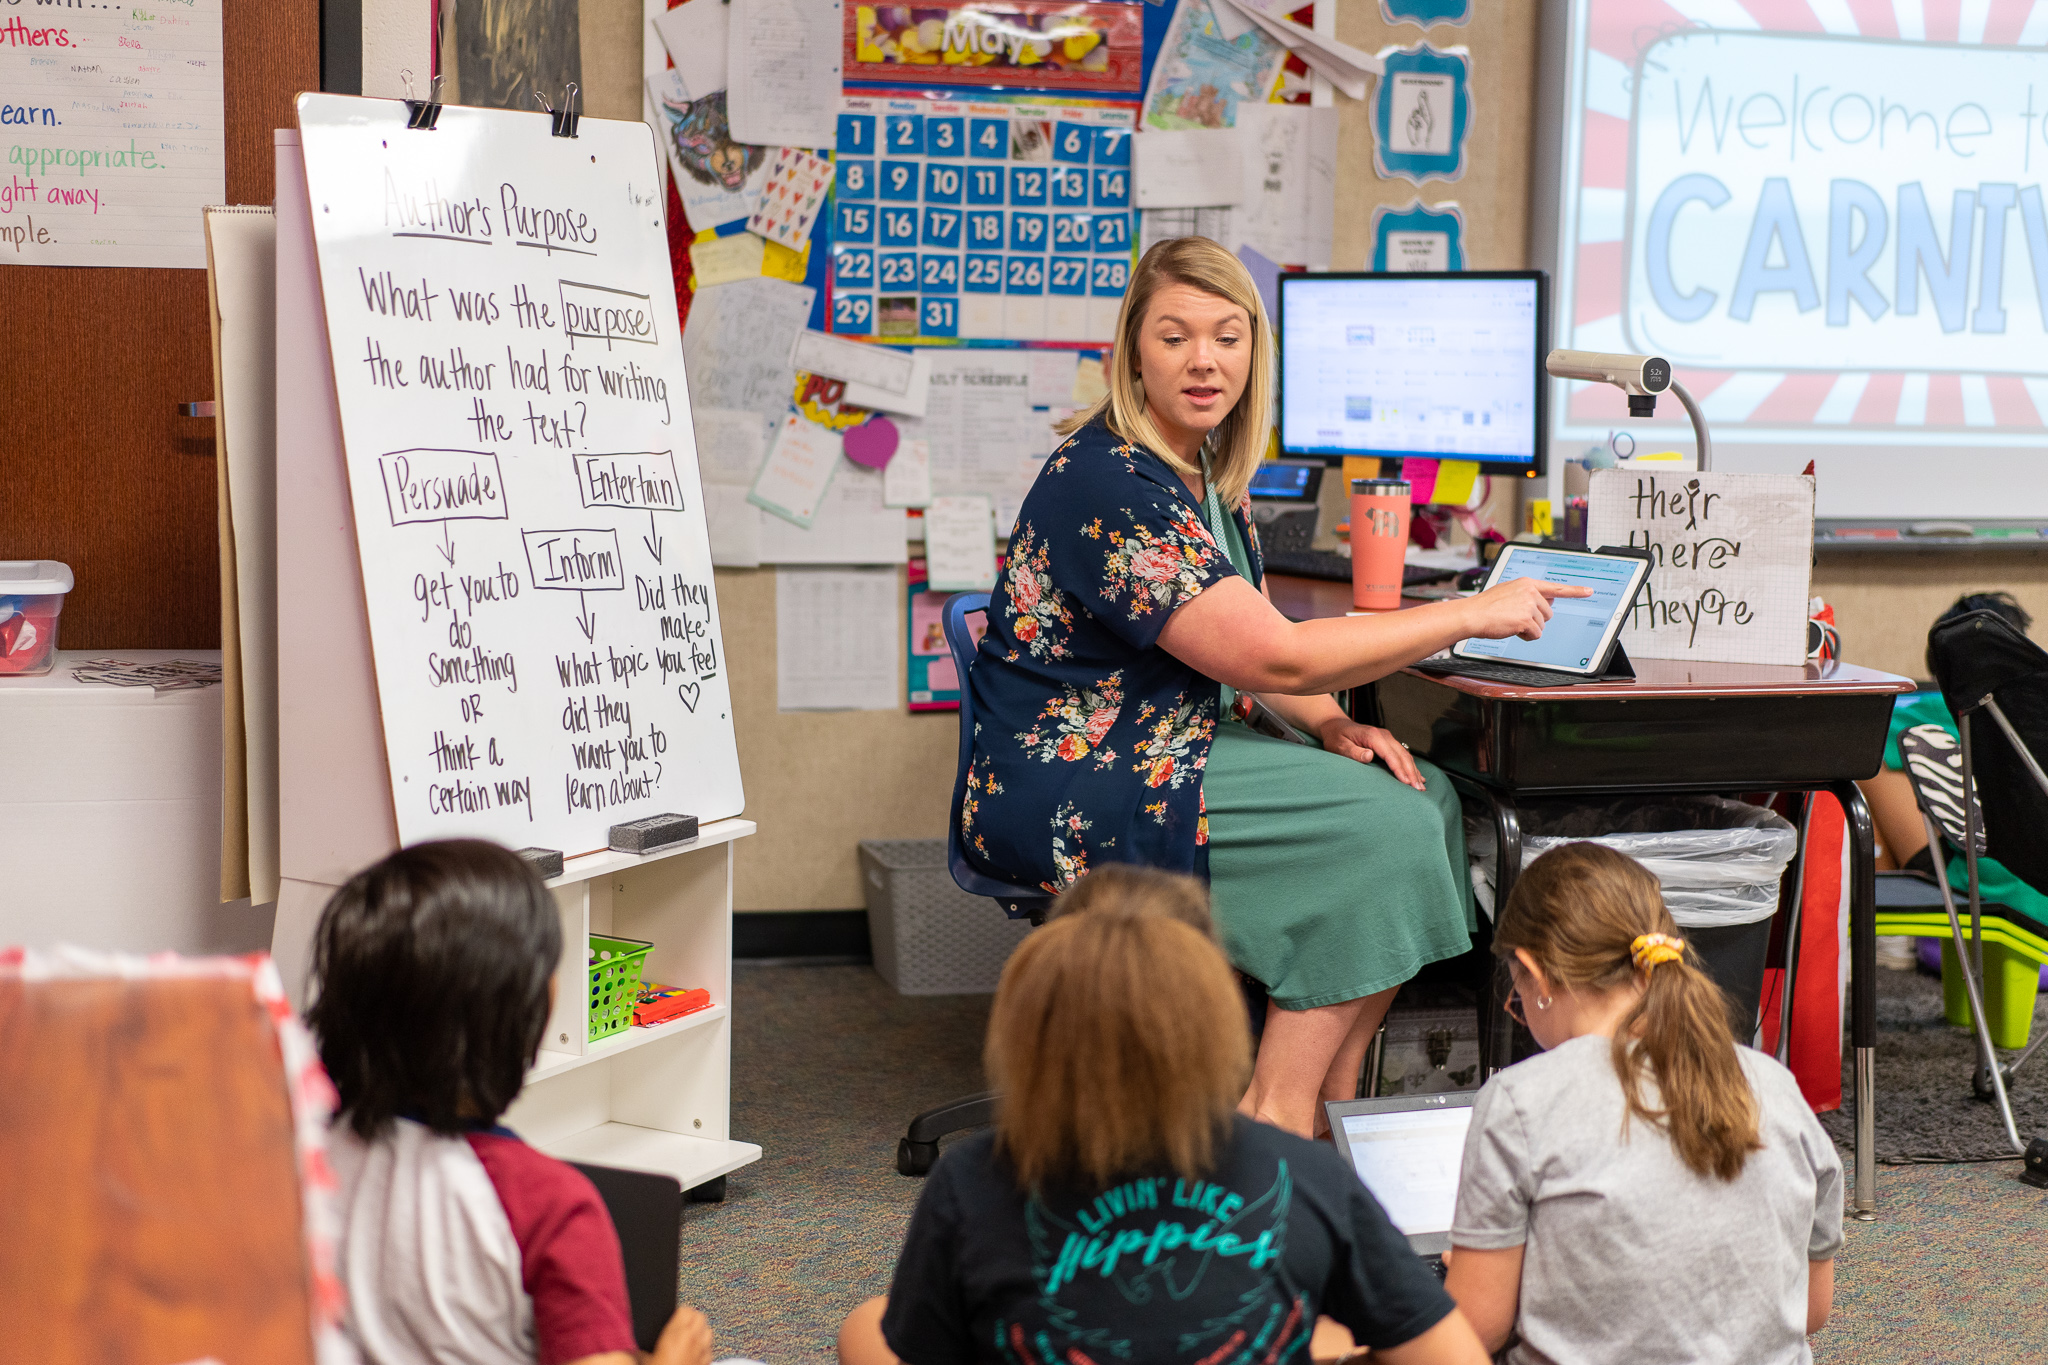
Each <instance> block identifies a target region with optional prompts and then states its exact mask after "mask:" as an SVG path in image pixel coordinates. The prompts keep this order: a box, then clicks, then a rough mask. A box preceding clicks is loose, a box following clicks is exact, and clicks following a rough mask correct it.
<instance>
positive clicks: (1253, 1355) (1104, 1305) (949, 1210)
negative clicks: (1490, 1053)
mask: <svg viewBox="0 0 2048 1365" xmlns="http://www.w3.org/2000/svg"><path fill="white" fill-rule="evenodd" d="M1451 1306H1452V1305H1451V1300H1450V1298H1449V1297H1448V1296H1447V1295H1446V1294H1445V1293H1444V1291H1443V1287H1442V1286H1441V1285H1440V1284H1438V1282H1437V1279H1436V1277H1435V1275H1433V1274H1431V1273H1430V1271H1429V1270H1428V1268H1427V1267H1425V1266H1424V1265H1423V1263H1422V1261H1421V1260H1420V1259H1419V1258H1418V1257H1417V1256H1416V1255H1415V1253H1414V1252H1413V1251H1412V1250H1410V1249H1409V1246H1408V1241H1407V1239H1406V1238H1405V1237H1403V1236H1402V1235H1401V1234H1400V1233H1399V1232H1398V1231H1396V1230H1395V1229H1394V1227H1393V1225H1392V1224H1390V1223H1389V1222H1388V1221H1387V1216H1386V1214H1385V1213H1384V1212H1383V1211H1382V1210H1381V1208H1380V1206H1379V1204H1378V1202H1377V1201H1375V1200H1374V1199H1373V1197H1372V1195H1371V1194H1370V1193H1368V1192H1367V1191H1366V1189H1365V1187H1364V1186H1363V1185H1361V1184H1360V1183H1359V1182H1358V1177H1357V1176H1355V1175H1354V1174H1352V1172H1351V1170H1350V1169H1349V1168H1348V1167H1347V1166H1346V1165H1345V1164H1344V1162H1343V1159H1342V1158H1340V1157H1339V1156H1338V1155H1337V1153H1336V1152H1335V1150H1334V1149H1332V1148H1330V1147H1328V1146H1327V1145H1324V1144H1320V1143H1312V1142H1307V1141H1304V1140H1303V1139H1301V1138H1298V1137H1295V1136H1293V1135H1292V1134H1290V1133H1283V1132H1281V1131H1279V1130H1278V1129H1275V1128H1269V1127H1267V1126H1266V1125H1264V1124H1261V1123H1254V1122H1252V1121H1251V1120H1249V1119H1245V1118H1241V1117H1238V1118H1233V1119H1232V1120H1231V1127H1230V1130H1229V1132H1228V1134H1227V1135H1226V1139H1225V1141H1224V1142H1222V1143H1221V1144H1220V1145H1219V1148H1218V1152H1217V1157H1216V1161H1215V1165H1214V1169H1213V1170H1212V1171H1211V1172H1210V1173H1209V1175H1208V1176H1207V1177H1206V1178H1204V1179H1200V1180H1190V1179H1184V1178H1182V1177H1179V1176H1175V1175H1171V1174H1165V1175H1161V1174H1142V1175H1137V1176H1134V1177H1133V1178H1131V1179H1128V1180H1124V1181H1120V1182H1118V1183H1117V1184H1115V1185H1112V1186H1111V1187H1110V1188H1108V1189H1106V1190H1091V1191H1085V1192H1084V1191H1075V1190H1046V1191H1042V1192H1041V1193H1040V1195H1039V1196H1038V1197H1036V1198H1033V1197H1030V1196H1027V1195H1026V1194H1025V1193H1024V1192H1023V1191H1021V1190H1019V1189H1018V1187H1017V1180H1016V1177H1015V1175H1014V1174H1013V1172H1012V1171H1011V1169H1010V1166H1009V1163H1008V1162H1007V1161H1005V1160H1003V1159H1002V1158H1001V1157H1000V1156H999V1155H998V1154H997V1152H996V1149H995V1139H994V1135H993V1134H989V1133H983V1134H981V1135H979V1136H977V1137H974V1138H972V1139H969V1140H968V1141H965V1142H962V1143H960V1144H959V1145H958V1146H957V1147H955V1148H953V1149H951V1150H949V1151H948V1152H947V1153H946V1154H945V1156H944V1157H943V1158H941V1159H940V1161H939V1163H938V1165H937V1167H936V1168H935V1169H934V1170H933V1171H932V1173H931V1175H930V1177H929V1178H928V1179H927V1181H926V1184H925V1189H924V1193H923V1194H922V1196H921V1197H920V1198H919V1199H918V1203H917V1212H916V1214H915V1215H914V1216H913V1217H912V1218H911V1222H910V1232H909V1235H908V1236H907V1237H906V1238H905V1240H904V1244H903V1255H902V1258H901V1259H900V1260H899V1261H898V1262H897V1265H896V1278H895V1282H894V1283H893V1284H892V1285H891V1286H890V1289H889V1309H888V1313H887V1315H886V1316H885V1317H884V1318H883V1320H882V1333H883V1335H884V1337H886V1338H887V1340H888V1343H889V1347H890V1349H891V1350H893V1351H895V1352H896V1354H897V1355H898V1356H899V1357H900V1358H902V1359H903V1360H905V1361H908V1362H912V1363H913V1365H955V1363H956V1362H958V1363H959V1365H966V1362H1002V1363H1003V1365H1109V1363H1110V1362H1145V1363H1146V1365H1154V1363H1155V1362H1157V1363H1159V1365H1164V1362H1181V1361H1184V1362H1188V1365H1250V1362H1258V1365H1269V1363H1270V1365H1278V1363H1279V1362H1305V1361H1307V1359H1308V1342H1309V1336H1310V1334H1311V1333H1312V1332H1313V1331H1314V1329H1315V1321H1316V1318H1317V1316H1318V1315H1320V1314H1328V1315H1329V1316H1330V1317H1332V1318H1335V1319H1336V1320H1337V1321H1338V1322H1340V1323H1343V1324H1344V1325H1345V1326H1346V1327H1348V1328H1350V1329H1351V1334H1352V1335H1353V1336H1354V1337H1355V1338H1357V1340H1358V1343H1359V1344H1360V1345H1361V1346H1372V1347H1376V1348H1384V1347H1388V1346H1397V1345H1399V1344H1401V1343H1402V1342H1405V1341H1410V1340H1412V1339H1414V1338H1415V1337H1418V1336H1420V1335H1421V1334H1422V1333H1424V1332H1426V1331H1428V1330H1429V1329H1430V1328H1432V1327H1434V1326H1436V1324H1437V1323H1438V1322H1439V1321H1441V1320H1442V1319H1443V1318H1444V1317H1445V1315H1447V1314H1448V1313H1449V1312H1450V1311H1451Z"/></svg>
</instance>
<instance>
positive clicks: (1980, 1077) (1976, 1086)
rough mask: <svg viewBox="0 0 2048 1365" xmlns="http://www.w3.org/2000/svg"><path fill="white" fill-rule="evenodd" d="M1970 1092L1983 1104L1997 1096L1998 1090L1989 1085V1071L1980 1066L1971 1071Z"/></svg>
mask: <svg viewBox="0 0 2048 1365" xmlns="http://www.w3.org/2000/svg"><path fill="white" fill-rule="evenodd" d="M2008 1079H2009V1078H2008ZM1970 1093H1971V1094H1973V1095H1975V1096H1976V1097H1977V1098H1978V1099H1979V1100H1980V1101H1982V1102H1983V1103H1985V1104H1989V1103H1991V1102H1992V1101H1993V1100H1995V1099H1997V1098H1998V1092H1997V1091H1996V1090H1995V1089H1993V1088H1992V1085H1991V1072H1990V1071H1989V1070H1987V1069H1986V1068H1984V1067H1981V1066H1980V1067H1978V1068H1977V1069H1976V1071H1975V1072H1973V1073H1971V1076H1970Z"/></svg>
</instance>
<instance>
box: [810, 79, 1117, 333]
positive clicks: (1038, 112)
mask: <svg viewBox="0 0 2048 1365" xmlns="http://www.w3.org/2000/svg"><path fill="white" fill-rule="evenodd" d="M1137 108H1138V107H1137V105H1136V104H1134V103H1124V102H1113V101H1107V100H1088V99H1058V98H1048V97H1044V96H1038V97H1030V96H1005V95H993V94H992V95H981V96H977V97H975V98H972V99H958V100H947V99H932V98H930V97H929V96H928V95H923V94H911V93H907V92H906V93H905V94H903V95H901V96H897V95H895V94H892V93H886V92H885V93H881V94H873V95H848V96H846V97H845V98H844V100H843V102H842V105H841V110H842V112H841V113H840V115H839V137H838V145H837V148H836V149H835V153H836V154H835V157H834V161H835V163H836V164H835V166H834V178H833V205H832V229H831V231H832V260H831V311H830V315H829V317H830V327H831V330H832V331H834V332H838V333H842V334H846V335H851V336H858V337H866V338H869V339H873V340H881V341H892V342H904V341H916V340H921V339H932V340H939V339H953V338H963V337H965V338H976V339H990V340H1009V341H1066V342H1096V343H1102V342H1106V341H1108V340H1110V338H1111V337H1112V336H1113V335H1114V334H1115V331H1116V315H1117V308H1118V305H1119V304H1120V303H1121V302H1122V300H1123V295H1124V290H1125V288H1126V286H1128V284H1129V283H1130V277H1131V262H1132V244H1133V241H1134V239H1135V233H1134V232H1133V230H1132V226H1133V218H1134V213H1133V210H1132V208H1131V200H1132V195H1131V133H1132V131H1133V129H1134V128H1135V127H1136V123H1137Z"/></svg>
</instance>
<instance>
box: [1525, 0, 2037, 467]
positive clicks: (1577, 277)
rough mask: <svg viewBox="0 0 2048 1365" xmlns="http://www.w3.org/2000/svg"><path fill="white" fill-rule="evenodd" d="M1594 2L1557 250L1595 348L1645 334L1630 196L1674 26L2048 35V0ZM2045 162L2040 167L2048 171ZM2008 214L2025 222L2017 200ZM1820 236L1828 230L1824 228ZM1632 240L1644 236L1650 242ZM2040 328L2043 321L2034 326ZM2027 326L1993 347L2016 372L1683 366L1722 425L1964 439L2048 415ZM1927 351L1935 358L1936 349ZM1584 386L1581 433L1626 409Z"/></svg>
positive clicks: (1941, 38)
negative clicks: (1571, 197)
mask: <svg viewBox="0 0 2048 1365" xmlns="http://www.w3.org/2000/svg"><path fill="white" fill-rule="evenodd" d="M1582 12H1583V16H1584V28H1583V31H1582V35H1581V36H1582V38H1583V42H1584V48H1583V61H1584V73H1583V91H1584V105H1583V110H1584V112H1583V115H1582V117H1583V119H1584V122H1583V125H1582V128H1581V129H1580V133H1581V136H1580V139H1579V146H1578V148H1577V178H1576V188H1575V191H1574V192H1575V194H1576V196H1577V197H1576V201H1575V204H1574V205H1573V206H1572V207H1571V210H1570V213H1569V216H1568V222H1569V223H1571V224H1572V226H1573V227H1574V229H1575V230H1574V231H1573V233H1572V236H1571V238H1570V239H1568V240H1570V241H1571V242H1573V243H1574V245H1573V246H1572V247H1571V248H1570V249H1569V251H1568V257H1567V259H1565V260H1563V261H1561V262H1560V263H1559V264H1560V269H1559V272H1558V273H1559V277H1560V278H1559V279H1558V281H1557V291H1558V292H1557V299H1556V303H1555V309H1554V311H1555V315H1556V318H1557V329H1556V330H1557V335H1558V337H1559V338H1560V340H1559V344H1560V345H1564V346H1570V347H1573V348H1576V349H1580V350H1591V351H1617V352H1628V351H1636V350H1641V349H1644V346H1643V345H1642V344H1641V341H1642V339H1641V338H1640V337H1637V338H1634V339H1633V340H1634V341H1635V342H1636V343H1637V344H1631V337H1630V334H1629V331H1628V329H1627V328H1626V327H1625V325H1624V316H1623V314H1624V309H1625V308H1626V307H1627V306H1628V303H1627V294H1628V291H1629V289H1630V271H1631V266H1632V262H1631V261H1630V259H1629V253H1630V250H1631V240H1630V236H1631V234H1630V224H1631V219H1632V215H1634V214H1636V213H1638V212H1639V211H1640V206H1639V205H1637V204H1636V203H1635V202H1634V201H1632V199H1631V197H1630V175H1631V173H1632V165H1633V157H1634V154H1635V152H1636V150H1637V149H1636V148H1635V146H1634V138H1633V136H1632V134H1633V132H1634V130H1632V128H1631V123H1630V120H1631V117H1632V114H1633V112H1634V109H1635V104H1634V91H1635V90H1636V88H1637V82H1638V81H1639V80H1641V79H1642V78H1643V76H1644V69H1643V59H1644V55H1645V53H1647V52H1648V51H1649V50H1650V49H1651V48H1652V47H1653V46H1654V45H1656V44H1658V43H1660V42H1662V41H1663V40H1665V39H1667V38H1670V37H1671V36H1673V35H1675V34H1682V33H1687V32H1701V31H1713V32H1720V33H1726V34H1736V33H1743V34H1798V35H1816V36H1823V35H1824V36H1832V37H1836V38H1878V39H1887V40H1891V41H1892V42H1895V43H1896V42H1900V41H1904V42H1916V43H1926V44H1929V45H1930V48H1931V47H1932V46H1933V45H1943V46H1944V47H1946V48H1947V49H1948V50H1949V51H1950V52H1953V51H1954V49H1955V47H1957V46H1958V45H1979V46H1984V47H2004V48H2019V49H2048V0H1584V4H1583V9H1582ZM1893 50H1894V51H1896V49H1893ZM1651 74H1652V76H1653V78H1654V76H1655V75H1656V73H1655V72H1652V73H1651ZM2042 75H2043V80H2042V81H2041V84H2040V92H2041V96H2042V104H2041V107H2042V110H2043V112H2042V113H2041V114H2040V115H2039V117H2040V118H2041V119H2042V120H2043V121H2044V124H2048V58H2044V60H2043V61H2042ZM2029 108H2030V109H2031V108H2032V105H2031V104H2030V105H2029ZM2030 127H2031V125H2030ZM2042 135H2043V136H2044V138H2048V133H2043V134H2042ZM2044 150H2048V147H2044ZM1567 165H1568V166H1569V165H1570V162H1569V161H1568V162H1567ZM2043 167H2048V158H2044V159H2043ZM2041 171H2042V168H2041V167H2036V168H2035V169H2034V175H2035V178H2036V179H2037V180H2038V179H2039V178H2040V176H2041ZM1804 173H1805V174H1807V175H1808V176H1811V177H1813V179H1812V180H1810V181H1803V182H1796V183H1799V184H1800V186H1801V189H1802V192H1806V185H1808V184H1817V185H1818V187H1819V188H1818V191H1817V192H1818V194H1820V195H1822V196H1824V195H1826V193H1827V182H1826V179H1825V172H1824V171H1818V170H1814V171H1807V172H1804ZM1792 174H1794V175H1797V174H1800V172H1799V171H1797V170H1795V171H1793V172H1792ZM1902 178H1910V175H1908V176H1903V177H1902ZM1987 178H1988V177H1987ZM1694 212H1699V210H1697V209H1696V210H1694ZM1948 212H1949V210H1948V206H1947V202H1946V200H1945V199H1943V200H1941V201H1940V202H1939V204H1938V206H1937V208H1936V210H1935V217H1936V219H1937V220H1938V221H1939V222H1940V223H1941V224H1942V228H1941V231H1942V232H1943V233H1944V234H1946V233H1948V231H1949V229H1948V227H1947V224H1948V222H1949V219H1948V217H1947V215H1948ZM1980 216H1983V215H1980ZM2011 219H2012V229H2011V231H2012V233H2013V234H2014V237H2015V238H2016V237H2017V235H2018V233H2019V231H2020V221H2019V219H2020V215H2019V214H2017V213H2014V214H2012V215H2011ZM1820 245H1821V246H1825V245H1826V242H1825V240H1824V239H1823V241H1822V242H1821V244H1820ZM1967 248H1968V243H1967V242H1965V243H1964V249H1965V250H1967ZM1633 249H1634V250H1635V251H1637V252H1641V251H1642V250H1643V247H1642V244H1641V242H1640V241H1637V242H1635V243H1634V246H1633ZM1965 268H1966V269H1967V266H1966V267H1965ZM1717 287H1722V286H1717ZM1973 287H1974V286H1973ZM2033 287H2034V286H2033V282H2032V281H2030V280H2027V279H2025V278H2024V275H2023V273H2022V277H2021V278H2017V279H2015V278H2012V272H2011V271H2008V278H2007V280H2006V289H2007V291H2008V292H2017V291H2020V290H2027V291H2031V290H2032V288H2033ZM2044 293H2048V290H2044ZM1916 306H1917V300H1916ZM2032 331H2034V329H2033V327H2032V326H2031V324H2030V325H2029V326H2028V328H2027V329H2026V332H2032ZM2026 332H2022V331H2021V330H2019V329H2017V328H2015V329H2014V332H2013V334H2012V335H2011V336H2010V338H2009V343H2010V355H2011V360H2010V362H2009V363H2007V362H2006V361H2005V360H2003V358H2000V359H1996V360H1993V361H1992V362H1991V363H1993V364H2000V365H2002V366H2004V369H2005V372H2003V373H1982V372H1979V373H1971V372H1967V371H1963V372H1958V371H1957V369H1955V368H1953V367H1950V368H1946V369H1939V368H1932V367H1930V368H1928V369H1912V368H1904V367H1902V368H1898V369H1875V368H1869V369H1854V370H1849V369H1840V370H1827V369H1808V370H1799V369H1795V368H1768V369H1767V368H1757V369H1740V368H1730V369H1715V368H1700V367H1696V366H1690V365H1687V364H1686V363H1684V362H1683V361H1681V362H1679V363H1678V365H1677V373H1678V377H1679V379H1680V380H1681V381H1682V382H1683V383H1684V384H1685V385H1686V387H1687V388H1688V389H1689V390H1690V391H1691V393H1692V394H1693V396H1694V397H1695V398H1697V399H1699V400H1700V401H1701V406H1702V408H1703V410H1704V411H1705V413H1706V416H1707V418H1708V420H1709V421H1711V422H1712V423H1713V424H1714V429H1715V431H1716V433H1717V434H1721V435H1724V436H1731V437H1734V438H1735V439H1737V440H1740V439H1742V438H1743V436H1744V434H1745V433H1746V434H1747V435H1748V436H1749V438H1750V439H1752V440H1754V439H1763V438H1765V437H1766V436H1767V434H1774V433H1786V432H1788V431H1793V430H1799V431H1803V432H1804V433H1806V435H1805V439H1809V440H1810V439H1812V438H1813V436H1815V435H1818V434H1820V433H1823V432H1840V433H1841V434H1842V435H1843V436H1844V437H1853V436H1855V435H1858V434H1861V435H1864V436H1866V437H1868V436H1871V435H1874V434H1875V433H1877V432H1879V431H1884V432H1889V433H1896V434H1895V435H1894V436H1893V439H1895V440H1896V439H1899V438H1902V437H1905V436H1907V435H1909V434H1910V433H1912V432H1915V431H1920V430H1924V431H1926V432H1928V433H1930V434H1933V433H1936V432H1942V433H1951V434H1952V435H1950V436H1948V437H1946V438H1945V439H1952V440H1959V442H1960V443H1963V444H1967V443H1969V438H1970V436H1971V435H1972V434H1975V435H1981V436H1987V437H1989V436H1995V435H1997V434H2001V433H2003V434H2005V435H2006V436H2007V438H2008V440H2009V439H2010V438H2012V437H2020V438H2024V437H2025V436H2026V435H2027V434H2029V433H2035V432H2040V431H2043V430H2048V337H2044V336H2042V335H2040V334H2038V333H2036V334H2034V335H2032V336H2028V335H2026ZM1897 349H1898V351H1899V353H1900V356H1899V358H1900V360H1901V361H1902V362H1910V361H1911V360H1912V359H1914V358H1916V357H1915V352H1916V350H1918V349H1919V348H1916V347H1913V346H1901V347H1899V348H1897ZM1917 358H1918V359H1919V360H1920V363H1921V364H1923V365H1925V364H1928V363H1929V357H1928V356H1927V355H1926V354H1925V353H1924V351H1923V352H1921V353H1920V354H1919V355H1918V356H1917ZM1780 359H1781V360H1782V359H1783V357H1780ZM1979 363H1982V362H1981V361H1980V362H1979ZM2015 371H2017V372H2015ZM2029 371H2031V372H2032V373H2029ZM1572 388H1573V392H1571V394H1570V396H1569V399H1568V401H1567V403H1566V405H1565V420H1564V423H1562V424H1561V425H1562V426H1565V427H1567V428H1570V429H1573V434H1584V433H1585V431H1586V430H1590V429H1592V428H1594V427H1598V426H1604V425H1606V424H1608V423H1610V422H1619V421H1621V420H1623V419H1625V418H1626V416H1627V409H1626V405H1625V400H1624V398H1623V395H1622V393H1621V391H1620V390H1618V389H1616V388H1613V387H1611V386H1609V385H1604V384H1597V385H1584V384H1579V385H1573V386H1572ZM1657 420H1658V421H1660V422H1665V423H1669V424H1674V425H1681V426H1682V424H1683V420H1684V419H1683V415H1682V414H1681V413H1680V412H1679V410H1678V408H1677V405H1676V404H1664V405H1661V407H1660V411H1659V413H1658V418H1657Z"/></svg>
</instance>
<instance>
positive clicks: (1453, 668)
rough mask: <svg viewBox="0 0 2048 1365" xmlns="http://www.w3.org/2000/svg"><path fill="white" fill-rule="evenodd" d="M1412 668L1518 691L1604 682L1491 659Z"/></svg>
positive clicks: (1444, 661) (1439, 661) (1434, 662)
mask: <svg viewBox="0 0 2048 1365" xmlns="http://www.w3.org/2000/svg"><path fill="white" fill-rule="evenodd" d="M1412 667H1413V668H1415V669H1416V670H1417V671H1418V672H1422V673H1442V674H1446V675H1456V676H1459V677H1464V678H1484V679H1486V680H1487V681H1488V682H1504V683H1512V684H1513V685H1514V686H1516V687H1572V686H1574V685H1576V684H1579V683H1589V682H1599V681H1601V679H1599V678H1587V677H1581V676H1580V675H1579V674H1576V673H1553V672H1552V671H1550V670H1549V669H1547V668H1524V667H1522V666H1521V665H1519V664H1501V663H1494V662H1493V661H1492V660H1490V659H1424V660H1423V661H1422V662H1421V663H1419V664H1414V665H1412Z"/></svg>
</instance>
